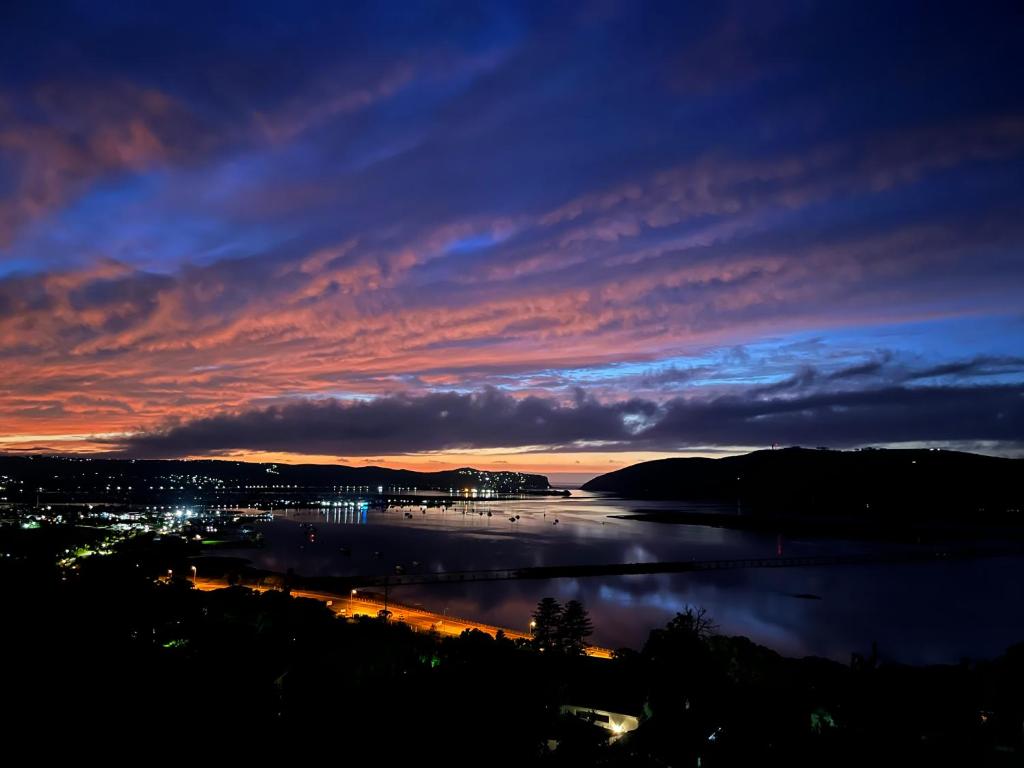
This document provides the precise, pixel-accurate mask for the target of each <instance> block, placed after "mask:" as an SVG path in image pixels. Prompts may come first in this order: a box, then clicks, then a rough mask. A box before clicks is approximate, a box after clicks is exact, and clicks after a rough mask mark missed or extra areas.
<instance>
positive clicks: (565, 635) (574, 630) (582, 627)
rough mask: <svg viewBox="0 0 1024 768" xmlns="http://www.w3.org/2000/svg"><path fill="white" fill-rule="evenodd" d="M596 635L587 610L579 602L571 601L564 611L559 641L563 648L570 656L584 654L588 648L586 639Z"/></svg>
mask: <svg viewBox="0 0 1024 768" xmlns="http://www.w3.org/2000/svg"><path fill="white" fill-rule="evenodd" d="M593 633H594V624H593V622H591V621H590V616H589V615H588V614H587V609H586V608H584V607H583V603H581V602H579V601H578V600H570V601H569V602H568V603H566V604H565V608H564V609H563V610H562V623H561V626H560V628H559V633H558V634H559V640H560V641H561V643H560V644H561V646H562V648H563V649H564V650H565V651H566V652H567V653H570V654H582V653H583V651H584V648H585V647H586V639H587V638H588V637H589V636H590V635H592V634H593Z"/></svg>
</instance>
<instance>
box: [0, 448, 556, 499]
mask: <svg viewBox="0 0 1024 768" xmlns="http://www.w3.org/2000/svg"><path fill="white" fill-rule="evenodd" d="M0 475H3V476H7V477H12V478H16V479H19V480H24V481H26V482H30V483H31V484H32V485H33V487H44V488H47V489H53V490H61V489H64V488H67V487H75V486H78V487H83V488H86V487H94V486H95V487H105V486H106V484H107V483H108V482H110V480H109V479H110V478H120V479H121V480H122V481H123V482H124V483H129V484H130V483H133V482H134V483H138V484H140V485H141V484H142V483H143V482H146V483H150V482H151V481H153V482H156V481H160V480H162V481H163V482H164V483H165V484H168V483H171V482H175V481H174V480H173V478H178V479H185V478H203V482H205V483H214V482H220V483H225V484H227V483H242V484H246V485H298V486H302V487H324V488H328V487H333V486H350V487H351V486H370V487H374V486H385V487H388V488H415V489H419V490H448V489H455V490H459V491H461V490H464V489H473V488H477V489H481V490H482V489H484V488H488V489H491V490H496V491H503V492H514V491H516V490H523V491H544V490H548V489H549V488H550V485H549V483H548V479H547V477H545V476H544V475H535V474H524V473H521V472H487V471H484V470H478V469H473V468H471V467H462V468H460V469H453V470H445V471H441V472H414V471H412V470H407V469H387V468H385V467H376V466H374V467H350V466H345V465H341V464H271V463H254V462H244V461H224V460H218V459H196V460H184V459H90V458H86V457H78V456H10V455H3V454H0ZM0 485H2V483H0Z"/></svg>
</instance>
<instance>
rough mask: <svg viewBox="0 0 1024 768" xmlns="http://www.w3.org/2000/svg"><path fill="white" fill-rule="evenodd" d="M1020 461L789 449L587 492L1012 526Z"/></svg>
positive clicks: (1021, 504)
mask: <svg viewBox="0 0 1024 768" xmlns="http://www.w3.org/2000/svg"><path fill="white" fill-rule="evenodd" d="M1022 477H1024V459H1006V458H997V457H992V456H981V455H978V454H972V453H961V452H958V451H945V450H942V451H939V450H909V449H908V450H892V449H885V450H873V449H870V450H859V451H831V450H825V449H817V450H813V449H806V448H786V449H782V450H775V451H755V452H754V453H748V454H745V455H743V456H730V457H726V458H721V459H705V458H685V459H661V460H658V461H647V462H643V463H640V464H634V465H633V466H630V467H626V468H624V469H620V470H618V471H617V472H609V473H608V474H605V475H601V476H600V477H596V478H594V479H593V480H591V481H590V482H588V483H587V484H586V485H584V486H583V489H584V490H588V491H606V492H610V493H614V494H616V495H618V496H623V497H627V498H638V499H688V500H694V501H697V500H704V501H714V502H719V503H727V504H730V505H736V506H737V508H738V510H739V511H741V512H745V513H751V514H754V515H756V514H759V513H760V514H785V515H788V516H790V517H792V518H794V520H796V519H797V518H801V517H802V518H806V517H808V516H814V517H815V518H826V517H832V518H836V519H837V520H838V519H841V518H843V517H845V518H846V519H847V521H848V522H849V521H853V522H859V523H864V522H865V521H868V522H884V523H886V524H892V523H899V522H900V521H904V522H907V521H927V522H932V523H956V524H977V523H989V524H1009V525H1017V524H1019V523H1020V522H1021V521H1022V520H1024V515H1022V514H1021V512H1022V510H1024V483H1021V478H1022Z"/></svg>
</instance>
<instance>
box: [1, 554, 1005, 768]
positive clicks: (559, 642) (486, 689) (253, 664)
mask: <svg viewBox="0 0 1024 768" xmlns="http://www.w3.org/2000/svg"><path fill="white" fill-rule="evenodd" d="M187 554H188V552H187V550H186V549H184V548H183V545H181V543H180V541H179V543H177V544H175V543H173V541H167V542H164V543H159V542H158V543H153V542H148V541H146V540H144V539H135V540H133V541H130V542H127V543H126V544H124V545H122V546H120V547H119V549H118V551H117V552H116V553H115V554H113V555H109V556H105V557H91V558H85V559H83V560H82V561H81V565H80V567H79V569H78V570H76V571H73V572H70V573H69V572H67V571H61V570H58V569H56V568H54V567H51V566H48V565H44V564H43V563H45V560H44V559H25V558H23V559H19V560H10V559H7V560H6V561H5V562H3V563H2V565H0V579H2V583H3V585H4V594H3V597H4V602H3V606H4V611H5V622H4V626H5V631H4V633H3V643H4V646H5V647H4V656H3V658H4V659H5V665H6V672H5V675H4V683H5V686H4V689H5V690H4V695H5V701H6V703H7V705H8V707H7V714H6V715H5V720H4V725H5V727H6V728H5V730H6V732H7V733H8V734H9V735H10V736H11V738H12V739H17V738H18V737H25V738H28V737H29V736H30V735H31V734H37V733H54V732H59V733H61V734H62V736H61V739H62V743H67V744H75V745H78V746H77V747H75V748H76V749H82V748H84V747H86V746H90V745H92V747H91V748H94V747H95V745H97V744H99V743H102V744H103V753H104V754H110V752H111V750H113V749H117V748H126V747H127V745H128V744H129V743H132V744H135V743H137V742H138V741H139V740H143V741H144V742H146V743H147V744H149V748H150V749H152V748H153V745H154V744H158V745H160V747H159V748H160V749H161V750H165V751H166V750H172V749H174V750H176V749H179V748H183V747H184V745H189V744H193V743H195V742H194V741H193V740H202V743H203V744H209V743H210V742H211V741H212V742H213V743H216V744H220V745H221V746H224V747H228V748H230V749H231V750H233V751H235V752H236V753H240V752H241V751H247V750H252V751H257V752H264V753H265V752H266V751H267V750H270V749H288V750H291V749H292V748H293V747H295V748H298V747H299V746H301V747H302V748H303V749H305V750H310V749H315V750H323V751H331V752H332V754H338V753H340V754H343V755H344V754H350V755H357V754H366V750H367V749H369V750H370V753H371V754H373V753H374V752H376V751H379V754H380V755H383V756H385V757H386V758H387V761H388V764H396V763H397V762H398V761H399V760H401V759H407V760H410V761H412V762H413V763H422V762H423V761H425V760H427V757H424V755H428V756H430V755H434V756H437V760H434V759H431V760H429V762H430V763H431V764H433V762H436V761H441V762H443V763H447V764H473V765H481V764H482V765H509V764H518V765H533V764H550V765H644V766H646V765H650V766H661V765H680V766H695V765H697V764H698V762H697V761H698V758H699V760H700V764H701V765H702V766H716V765H741V764H746V765H772V764H778V765H789V766H793V765H796V766H804V765H806V766H820V765H864V764H888V763H895V762H899V761H901V760H902V761H908V762H906V764H916V765H936V764H941V765H946V764H956V765H1015V764H1019V763H1017V761H1018V760H1019V759H1020V756H1021V726H1022V719H1024V703H1022V697H1021V694H1020V691H1021V690H1024V645H1022V646H1016V647H1014V648H1011V649H1010V650H1009V651H1008V652H1007V653H1006V654H1005V655H1004V656H1003V657H1001V658H999V659H996V660H994V661H989V662H983V663H967V662H965V663H963V664H960V665H955V666H947V667H927V668H912V667H903V666H898V665H892V664H884V663H880V662H879V661H878V659H877V658H876V657H875V656H874V655H872V654H865V655H863V656H859V657H855V658H854V659H853V661H852V662H851V663H850V664H839V663H836V662H833V661H827V660H822V659H799V660H798V659H788V658H784V657H781V656H779V655H778V654H776V653H774V652H772V651H770V650H768V649H766V648H764V647H761V646H758V645H755V644H754V643H752V642H750V641H749V640H747V639H745V638H740V637H726V636H722V635H720V634H719V633H718V632H717V631H716V629H715V627H714V625H713V623H712V622H711V621H710V620H709V619H708V617H707V616H705V615H704V614H703V612H701V611H699V610H691V611H687V612H685V613H683V614H680V615H679V616H677V617H676V619H675V620H673V621H672V622H670V623H669V624H668V625H667V626H666V627H664V628H662V629H658V630H655V631H654V632H652V633H651V635H650V638H649V639H648V641H647V642H646V644H645V645H644V647H643V648H641V649H639V650H623V651H621V652H620V653H619V654H618V655H617V658H615V659H613V660H611V661H607V660H602V659H593V658H588V657H585V656H582V655H580V653H579V650H580V648H581V644H582V642H583V641H584V640H585V638H586V637H587V635H588V634H589V632H590V622H589V619H588V618H587V616H586V611H585V609H584V608H583V606H581V605H579V604H578V603H572V602H570V603H567V604H566V605H565V606H561V605H559V604H557V603H556V602H555V601H553V600H550V601H543V602H542V603H541V605H539V606H538V607H537V611H536V613H535V618H534V621H535V622H536V624H535V628H534V629H535V632H534V635H535V639H534V642H533V643H528V642H519V643H515V642H512V641H511V640H508V639H505V638H500V637H499V638H498V639H492V638H491V637H489V636H487V635H484V634H482V633H478V632H470V633H467V634H465V635H463V636H462V637H459V638H445V639H441V638H439V637H436V636H432V635H430V634H425V633H415V632H413V631H411V630H410V629H408V628H406V627H404V626H403V625H398V624H393V623H384V622H382V621H381V620H376V619H363V620H359V621H355V622H351V621H345V620H344V619H339V618H336V617H335V615H334V614H333V613H331V612H330V610H329V609H328V608H327V607H326V606H324V605H323V604H322V603H319V602H316V601H312V600H306V599H299V598H293V597H291V596H290V595H288V594H287V593H286V592H278V591H270V592H265V593H258V592H255V591H251V590H249V589H246V588H244V587H238V586H236V587H231V588H227V589H224V590H219V591H214V592H201V591H198V590H195V589H194V588H193V587H192V585H191V584H190V583H189V581H188V580H187V578H185V579H182V578H178V577H172V578H169V579H168V578H166V575H167V570H168V569H173V570H174V571H175V573H187V570H188V566H187V564H188V562H189V561H188V560H186V559H184V558H185V556H186V555H187ZM162 577H163V578H162ZM951 610H953V608H952V607H951ZM541 648H543V649H544V650H541ZM564 704H575V705H584V706H588V707H593V708H597V709H604V710H610V711H614V712H624V713H631V714H636V715H638V716H639V717H640V720H641V724H640V726H639V728H638V729H637V730H636V731H634V732H632V733H630V734H628V735H626V736H624V737H623V738H621V739H620V740H618V741H616V742H614V743H611V744H609V743H608V740H607V735H608V734H607V732H606V731H602V730H600V729H599V728H597V727H596V726H593V725H590V724H588V723H585V722H581V721H579V720H577V719H575V718H572V717H570V716H566V715H561V714H560V713H559V712H560V710H559V708H560V706H561V705H564ZM9 743H10V744H13V743H14V741H10V742H9ZM40 743H41V742H40ZM551 747H556V748H555V749H552V748H551ZM352 750H357V751H352Z"/></svg>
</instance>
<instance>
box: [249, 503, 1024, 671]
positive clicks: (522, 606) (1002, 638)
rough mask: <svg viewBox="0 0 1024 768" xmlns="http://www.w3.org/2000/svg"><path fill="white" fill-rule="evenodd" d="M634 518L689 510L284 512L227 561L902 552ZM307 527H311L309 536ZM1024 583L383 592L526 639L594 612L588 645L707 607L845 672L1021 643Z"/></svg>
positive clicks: (885, 572)
mask: <svg viewBox="0 0 1024 768" xmlns="http://www.w3.org/2000/svg"><path fill="white" fill-rule="evenodd" d="M640 508H643V509H682V508H686V509H699V507H696V506H695V505H683V504H679V503H675V502H673V503H668V502H661V503H658V502H654V503H652V502H631V501H623V500H618V499H608V498H604V497H602V496H600V495H595V494H588V493H583V492H578V491H576V492H574V493H573V496H572V497H570V498H533V499H525V500H517V501H501V502H467V503H465V504H460V505H457V506H456V507H455V508H451V509H447V510H446V511H441V510H440V509H437V508H430V509H428V510H427V511H426V513H423V512H422V511H421V509H420V508H419V507H414V506H412V507H406V508H405V509H401V510H396V509H392V510H391V511H388V512H383V511H380V510H366V509H360V508H359V507H358V506H348V507H332V508H327V509H325V508H312V509H288V510H286V511H278V512H277V513H275V518H274V520H273V521H271V522H266V523H262V524H261V530H262V532H263V534H264V537H265V542H266V546H265V547H264V548H262V549H259V550H243V551H239V552H238V553H237V554H238V555H240V556H242V557H247V558H249V559H251V560H252V561H253V564H254V565H256V566H257V567H261V568H267V569H270V570H274V571H282V572H283V571H286V570H287V569H289V568H293V569H294V570H295V571H296V572H297V573H300V574H303V575H307V576H327V575H333V576H348V575H354V574H384V573H392V572H394V567H395V566H396V565H400V566H402V568H404V570H405V572H406V573H415V572H419V571H454V570H487V569H494V568H514V567H523V566H544V565H574V564H597V563H634V562H652V561H663V560H691V559H692V560H711V559H719V558H723V559H724V558H729V559H731V558H747V557H758V558H765V557H774V556H777V555H778V553H779V552H780V551H781V552H782V553H783V554H784V555H787V556H801V555H830V554H849V553H858V552H877V551H879V550H891V549H895V548H906V545H894V544H886V543H879V542H857V541H843V540H837V539H821V538H811V537H803V538H793V539H781V538H779V537H777V536H774V535H766V534H762V533H752V532H745V531H734V530H729V529H723V528H712V527H705V526H694V525H665V524H659V523H652V522H643V521H638V520H621V519H616V518H614V517H611V516H612V515H621V514H628V513H630V512H633V511H636V510H637V509H640ZM707 509H709V510H714V511H722V508H721V507H707ZM487 511H490V512H491V516H490V517H488V516H487V514H486V513H487ZM406 512H409V513H411V514H412V518H411V519H409V518H407V517H406V514H405V513H406ZM481 512H482V513H483V514H480V513H481ZM516 516H518V520H517V521H515V522H512V521H510V519H509V518H511V517H516ZM556 521H557V522H556ZM303 523H306V524H311V525H313V526H314V527H315V529H316V535H315V537H310V536H309V529H308V528H307V527H305V526H303V525H302V524H303ZM311 538H312V539H313V540H311ZM417 563H418V565H417ZM1022 584H1024V557H994V558H984V559H976V560H951V561H943V562H934V563H931V562H929V563H906V564H889V563H887V564H872V565H855V566H831V567H821V568H781V569H765V568H762V569H748V570H732V571H715V572H698V573H682V574H662V575H650V576H617V577H590V578H581V579H555V580H550V581H526V580H524V581H501V582H485V583H471V584H465V583H463V584H435V585H414V586H403V587H398V588H395V589H393V590H392V593H391V594H392V597H393V599H395V600H398V601H400V602H407V603H415V604H421V605H423V606H425V607H427V608H430V609H432V610H436V611H438V612H443V611H447V612H448V613H450V614H451V615H457V616H466V617H472V618H474V619H479V620H481V621H486V622H488V623H492V624H498V625H503V626H509V627H515V628H522V629H524V630H525V629H526V628H527V625H528V622H529V620H530V614H531V612H532V610H533V608H534V606H535V605H536V603H537V601H538V600H540V599H541V598H542V597H545V596H553V597H555V598H557V599H558V600H560V601H566V600H570V599H577V600H581V601H582V602H583V603H584V604H585V605H586V607H587V609H588V610H589V611H590V614H591V617H592V619H593V622H594V626H595V632H594V636H593V638H592V641H593V642H594V643H596V644H599V645H604V646H609V647H621V646H630V647H634V648H639V647H640V646H641V645H642V644H643V642H644V640H645V638H646V637H647V634H648V633H649V632H650V630H651V629H653V628H655V627H658V626H661V625H664V624H665V623H666V622H667V621H668V620H669V619H671V618H672V617H673V616H674V615H675V613H676V612H677V611H681V610H683V609H685V608H686V607H687V606H702V607H704V608H706V609H707V610H708V611H709V613H710V614H711V616H712V618H713V619H714V620H715V621H716V622H717V623H718V625H719V627H720V630H721V631H722V632H724V633H726V634H734V635H746V636H747V637H750V638H751V639H752V640H754V641H755V642H758V643H761V644H763V645H767V646H769V647H771V648H774V649H776V650H778V651H779V652H781V653H783V654H786V655H791V656H804V655H819V656H828V657H831V658H834V659H837V660H840V661H848V660H849V658H850V654H851V652H864V653H867V652H868V651H869V650H870V647H871V644H872V642H876V643H877V644H878V648H879V651H880V653H881V655H882V656H883V658H886V659H890V660H895V661H902V662H907V663H930V662H955V661H958V660H960V659H961V658H963V657H970V658H988V657H992V656H995V655H998V654H999V653H1001V652H1002V651H1003V650H1005V649H1006V647H1007V646H1008V645H1010V644H1012V643H1015V642H1018V641H1022V640H1024V601H1022V597H1024V594H1022V587H1021V585H1022Z"/></svg>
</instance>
